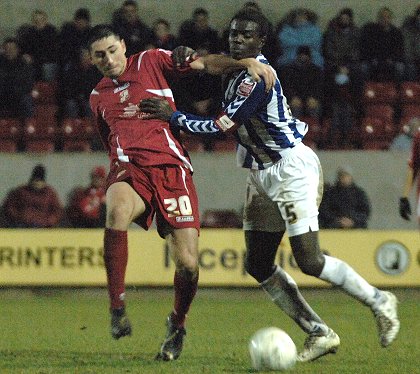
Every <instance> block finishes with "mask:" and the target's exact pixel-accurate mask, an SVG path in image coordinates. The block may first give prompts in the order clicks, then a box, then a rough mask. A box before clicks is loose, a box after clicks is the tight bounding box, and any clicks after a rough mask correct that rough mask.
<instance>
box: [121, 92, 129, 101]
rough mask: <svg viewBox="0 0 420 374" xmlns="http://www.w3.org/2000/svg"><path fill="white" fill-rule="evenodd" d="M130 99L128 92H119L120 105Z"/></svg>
mask: <svg viewBox="0 0 420 374" xmlns="http://www.w3.org/2000/svg"><path fill="white" fill-rule="evenodd" d="M129 98H130V94H129V93H128V90H124V91H121V92H120V103H121V104H122V103H124V102H126V101H127V100H128V99H129Z"/></svg>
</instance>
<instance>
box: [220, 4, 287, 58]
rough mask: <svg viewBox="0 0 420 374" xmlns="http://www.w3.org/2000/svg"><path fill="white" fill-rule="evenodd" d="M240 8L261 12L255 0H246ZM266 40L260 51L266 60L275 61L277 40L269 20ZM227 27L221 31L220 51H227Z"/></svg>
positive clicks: (277, 54)
mask: <svg viewBox="0 0 420 374" xmlns="http://www.w3.org/2000/svg"><path fill="white" fill-rule="evenodd" d="M242 9H244V10H246V9H250V10H254V11H256V12H260V13H262V9H261V7H260V6H259V4H258V3H257V2H256V1H247V2H246V3H245V4H244V5H243V6H242ZM268 28H269V29H268V33H267V42H266V43H265V45H264V46H263V48H262V50H261V52H262V54H263V55H264V56H265V57H266V58H267V60H268V61H270V62H273V63H275V62H276V61H277V59H278V58H279V55H280V47H279V41H278V38H277V35H276V32H275V30H274V26H273V24H272V23H271V22H269V23H268ZM229 31H230V30H229V27H228V28H226V29H225V30H224V31H223V35H222V51H223V52H225V53H227V54H228V53H229Z"/></svg>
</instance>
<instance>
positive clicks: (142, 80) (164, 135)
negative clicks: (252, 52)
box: [88, 25, 275, 361]
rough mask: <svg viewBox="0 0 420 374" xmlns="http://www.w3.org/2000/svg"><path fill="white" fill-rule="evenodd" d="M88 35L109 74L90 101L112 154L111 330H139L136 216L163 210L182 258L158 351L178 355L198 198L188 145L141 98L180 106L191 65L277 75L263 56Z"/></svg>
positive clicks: (191, 279)
mask: <svg viewBox="0 0 420 374" xmlns="http://www.w3.org/2000/svg"><path fill="white" fill-rule="evenodd" d="M88 43H89V44H88V45H89V50H90V55H91V59H92V62H93V63H94V64H95V66H96V67H97V68H98V70H99V71H100V72H101V73H102V74H103V76H104V78H103V79H102V80H101V81H100V82H99V83H98V85H97V86H96V87H95V89H94V90H93V91H92V94H91V98H90V103H91V108H92V111H93V113H94V115H95V117H96V120H97V125H98V130H99V134H100V136H101V139H102V141H103V143H104V145H105V146H106V149H107V151H108V154H109V158H110V172H109V175H108V178H107V191H106V205H107V214H106V228H105V237H104V261H105V267H106V272H107V281H108V292H109V297H110V303H111V305H110V310H111V333H112V336H113V338H115V339H119V338H121V337H123V336H126V335H131V324H130V322H129V320H128V318H127V315H126V311H125V303H124V298H125V286H124V278H125V270H126V266H127V257H128V255H127V253H128V243H127V229H128V227H129V225H130V224H131V222H136V223H137V224H139V225H140V226H141V227H143V228H144V229H146V230H147V229H148V227H149V226H150V224H151V222H152V219H153V218H154V217H155V216H156V224H157V230H158V233H159V235H160V236H161V237H162V238H165V239H166V241H167V243H168V246H169V250H170V253H171V256H172V259H173V260H174V262H175V265H176V270H175V276H174V291H175V301H174V308H173V311H172V312H171V313H170V314H169V316H168V318H167V321H166V324H167V332H166V337H165V339H164V341H163V343H162V345H161V348H160V351H159V353H158V355H157V357H156V358H157V359H160V360H165V361H170V360H175V359H177V358H178V357H179V355H180V353H181V350H182V345H183V339H184V336H185V334H186V332H185V327H184V323H185V318H186V315H187V312H188V310H189V308H190V305H191V303H192V300H193V298H194V296H195V293H196V290H197V282H198V232H199V210H198V200H197V194H196V191H195V187H194V184H193V181H192V170H193V169H192V166H191V162H190V159H189V156H188V153H187V152H186V151H185V149H184V148H183V147H182V145H181V143H180V142H179V140H178V139H177V137H176V136H175V135H174V134H173V133H172V131H171V129H170V127H169V123H168V122H165V121H162V120H145V118H146V116H147V115H146V114H145V113H142V112H141V111H140V109H139V107H138V104H139V103H140V101H141V100H143V99H146V98H152V97H161V98H164V99H166V100H167V101H168V102H169V104H170V105H171V107H172V108H174V109H175V104H174V99H173V95H172V91H171V89H170V87H169V85H168V83H167V80H166V77H167V76H169V75H171V74H172V75H174V74H183V73H187V72H189V71H191V70H204V71H207V72H208V73H211V74H223V73H227V72H229V71H234V70H242V69H244V68H247V69H248V72H249V73H250V74H252V76H253V78H254V79H255V80H257V81H259V80H260V79H261V78H260V76H262V77H263V78H264V80H265V81H266V84H267V87H268V88H271V87H272V86H273V84H274V80H275V77H274V75H273V73H272V72H271V70H270V69H268V68H267V66H266V65H264V64H260V63H259V62H256V60H255V59H243V60H239V61H238V60H233V59H231V58H229V57H226V56H221V55H208V56H205V57H199V58H196V59H192V60H191V61H189V62H186V61H185V58H186V57H187V56H188V55H189V54H190V53H191V52H188V51H186V50H187V48H185V47H181V48H179V49H178V50H177V52H175V51H174V52H173V53H172V52H170V51H166V50H162V49H154V50H147V51H143V52H140V53H138V54H135V55H133V56H131V57H129V58H127V57H126V56H125V52H126V46H125V43H124V40H123V39H121V38H120V37H119V36H118V35H117V34H116V33H115V31H113V30H112V29H111V28H110V27H109V26H106V25H98V26H95V27H94V28H93V29H92V30H91V32H90V37H89V41H88ZM183 52H184V54H183ZM181 57H183V58H181ZM174 60H175V63H174V62H173V61H174ZM181 62H182V64H181Z"/></svg>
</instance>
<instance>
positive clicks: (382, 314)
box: [290, 231, 400, 347]
mask: <svg viewBox="0 0 420 374" xmlns="http://www.w3.org/2000/svg"><path fill="white" fill-rule="evenodd" d="M290 243H291V247H292V250H293V255H294V257H295V259H296V262H297V264H298V265H299V268H300V269H301V270H302V271H303V272H304V273H305V274H308V275H312V276H314V277H317V278H320V279H322V280H324V281H326V282H329V283H331V284H333V285H335V286H338V287H340V288H341V289H342V290H344V291H345V292H346V293H348V294H349V295H351V296H353V297H354V298H356V299H357V300H359V301H360V302H362V303H364V304H365V305H368V306H369V307H370V308H371V309H372V311H373V313H374V315H375V318H376V321H377V325H378V331H379V337H380V342H381V345H382V346H383V347H386V346H388V345H389V344H391V343H392V341H393V340H394V339H395V338H396V336H397V334H398V331H399V327H400V322H399V320H398V317H397V299H396V297H395V296H394V295H393V294H392V293H390V292H385V291H380V290H378V289H377V288H375V287H373V286H372V285H370V284H369V283H368V282H367V281H366V280H365V279H364V278H363V277H362V276H361V275H359V274H358V273H357V272H356V271H355V270H354V269H353V268H352V267H351V266H350V265H348V264H347V263H346V262H344V261H342V260H340V259H338V258H335V257H332V256H327V255H324V254H322V252H321V250H320V248H319V244H318V232H317V231H314V232H307V233H305V234H301V235H296V236H292V237H290Z"/></svg>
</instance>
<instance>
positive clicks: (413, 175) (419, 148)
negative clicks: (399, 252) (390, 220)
mask: <svg viewBox="0 0 420 374" xmlns="http://www.w3.org/2000/svg"><path fill="white" fill-rule="evenodd" d="M419 170H420V132H417V134H416V135H415V136H414V139H413V144H412V146H411V155H410V159H409V160H408V165H407V173H406V177H405V181H404V187H403V193H402V196H401V197H400V201H399V211H400V216H401V218H403V219H405V220H407V221H409V220H410V217H411V206H410V201H409V200H408V198H409V196H410V193H411V190H412V189H413V186H414V182H415V181H416V180H417V199H416V200H417V201H416V202H417V207H416V210H415V211H416V216H417V223H418V225H419V229H420V206H419V204H420V178H419Z"/></svg>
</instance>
